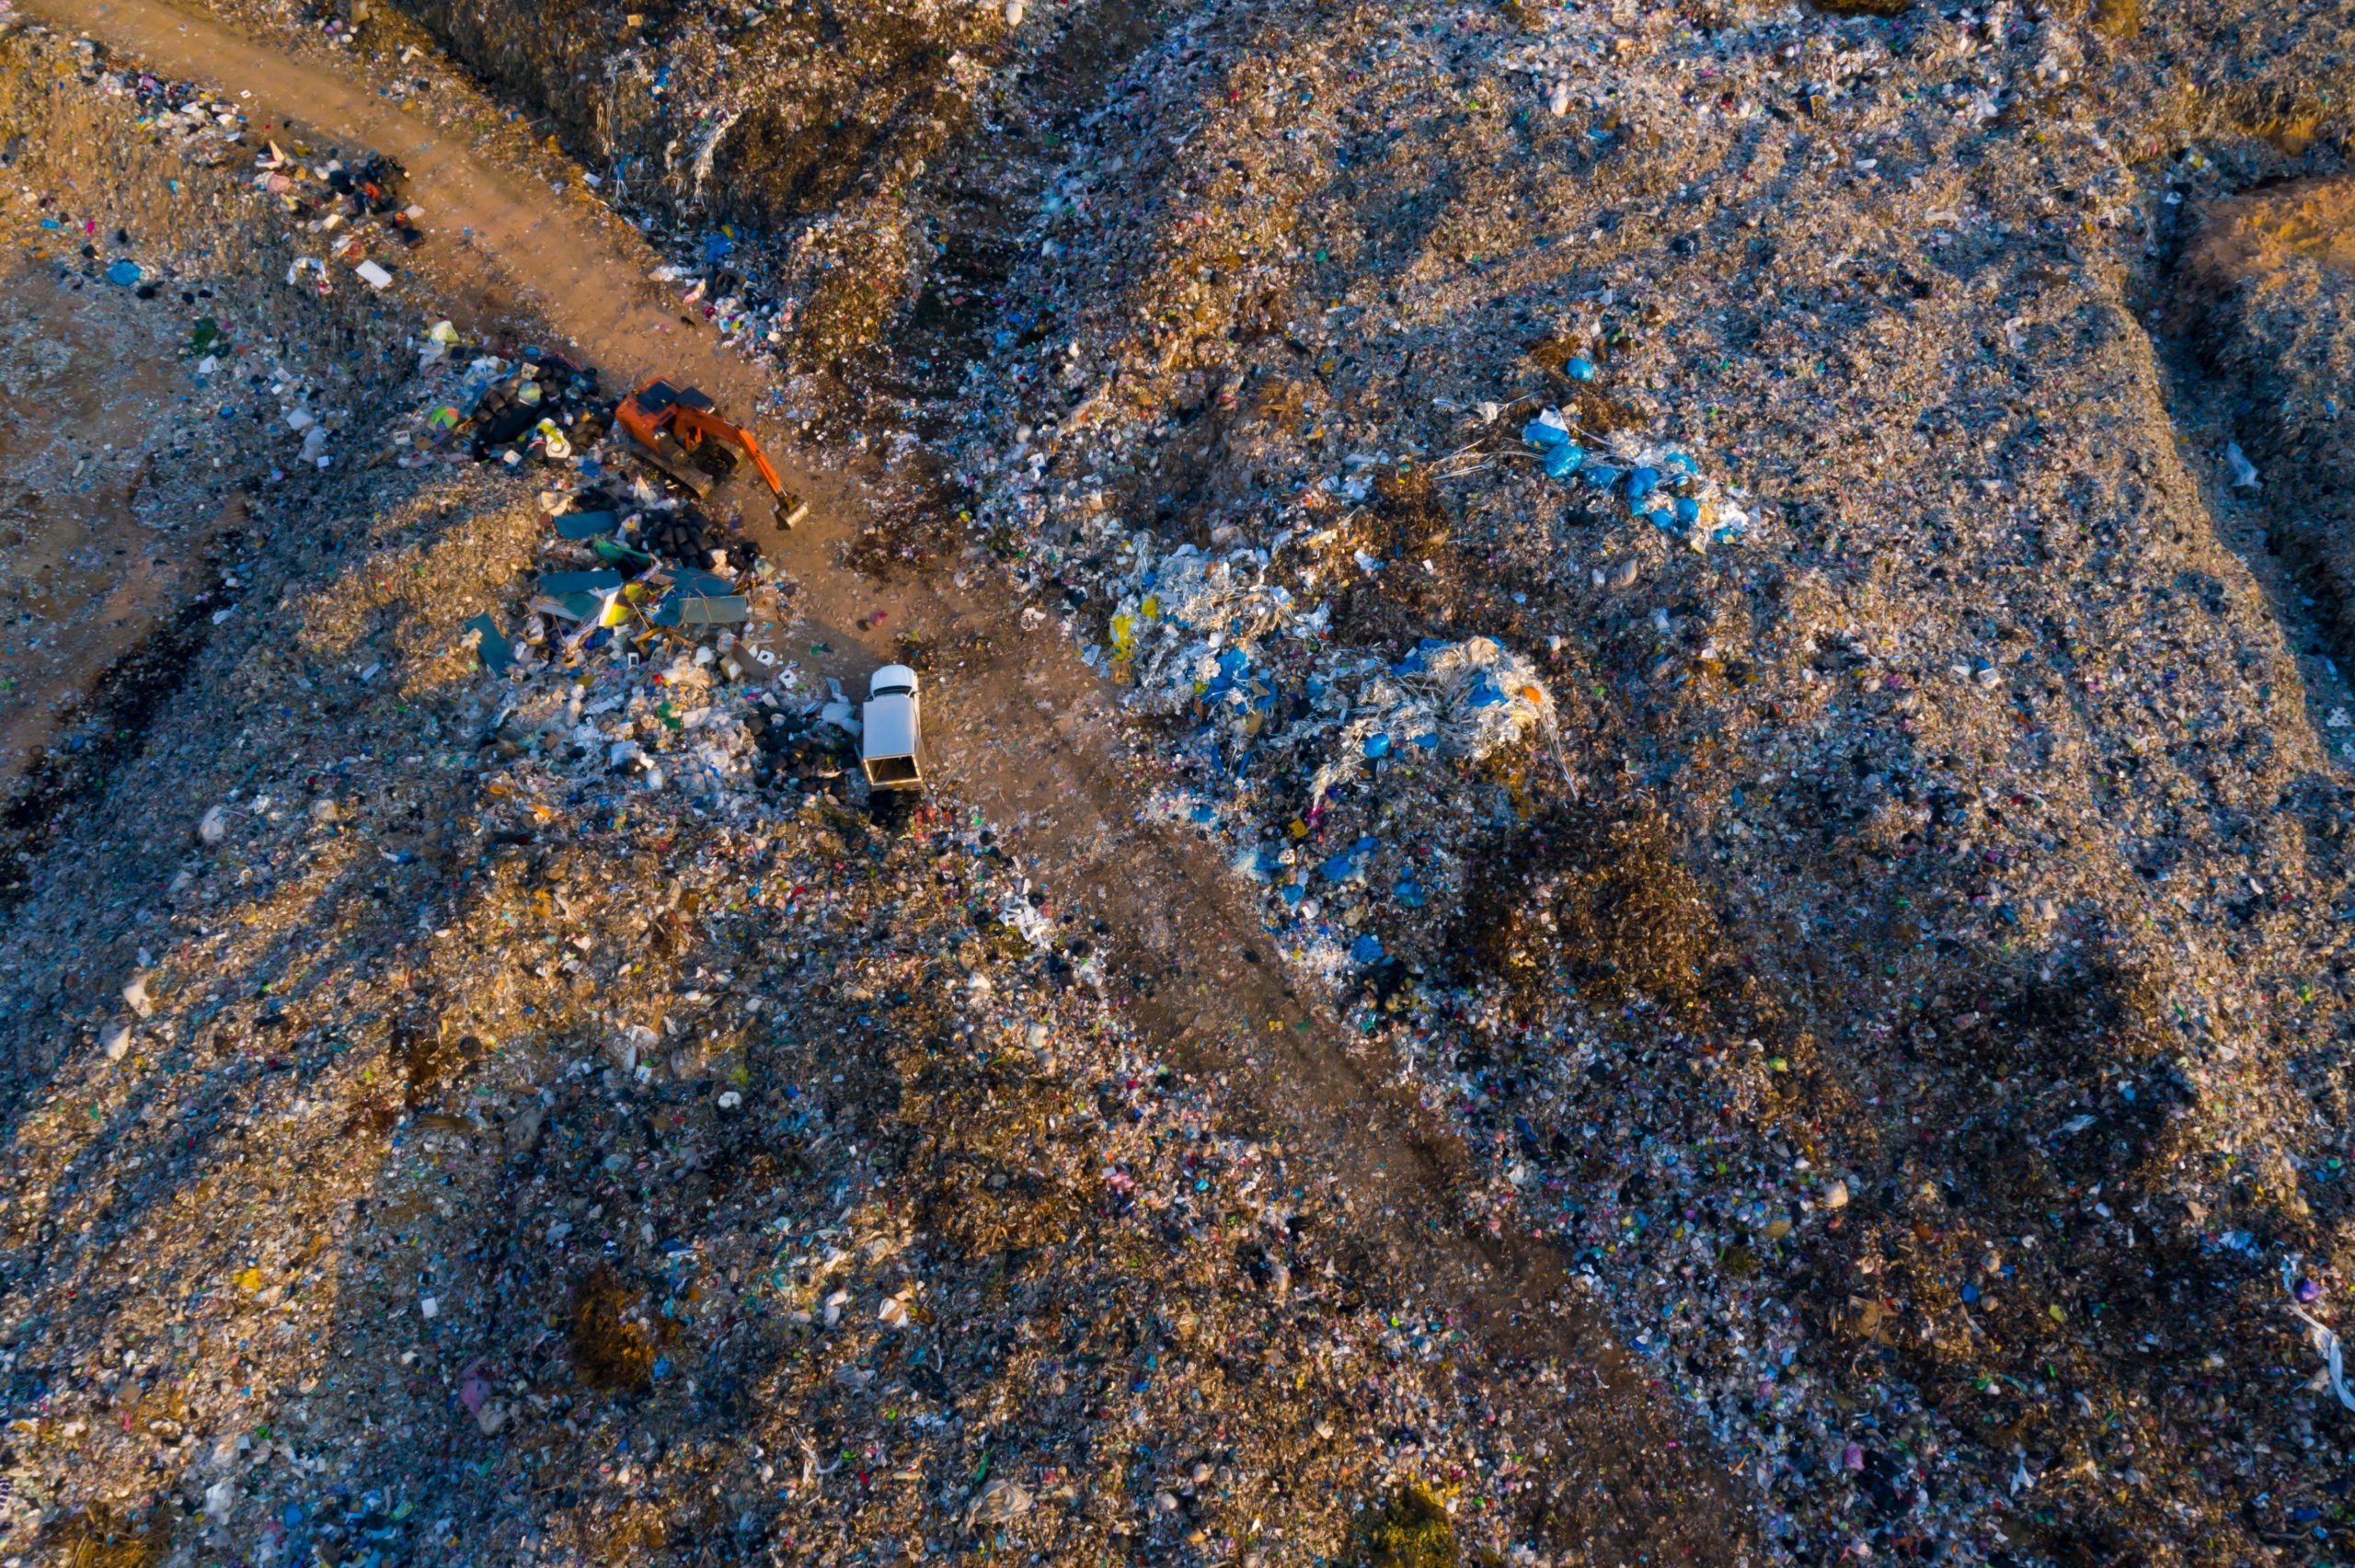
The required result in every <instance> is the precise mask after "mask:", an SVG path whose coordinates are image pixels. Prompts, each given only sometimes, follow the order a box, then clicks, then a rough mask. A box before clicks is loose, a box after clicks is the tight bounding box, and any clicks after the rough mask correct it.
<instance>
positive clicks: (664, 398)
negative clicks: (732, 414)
mask: <svg viewBox="0 0 2355 1568" xmlns="http://www.w3.org/2000/svg"><path fill="white" fill-rule="evenodd" d="M614 417H615V419H616V420H617V421H619V423H620V425H621V427H622V429H624V430H625V431H626V432H627V433H628V435H629V438H630V440H631V441H635V442H637V443H638V455H639V456H640V457H642V458H644V459H645V460H646V461H647V462H649V463H650V464H653V465H654V466H655V467H657V468H659V469H661V471H662V472H663V473H665V474H667V475H670V476H671V477H672V478H673V479H676V480H677V481H678V482H679V483H680V484H682V485H684V486H686V487H687V488H688V489H689V490H692V491H693V492H695V497H696V498H698V499H700V498H703V497H705V496H707V495H709V494H711V491H712V487H713V486H715V485H717V484H718V483H719V482H720V481H721V480H723V479H726V478H728V477H729V476H730V475H733V474H734V473H735V472H736V470H737V469H738V468H740V467H741V466H742V465H743V463H744V460H745V459H746V458H750V459H752V466H753V468H754V469H755V470H757V471H758V472H759V474H760V475H761V483H763V484H764V485H766V486H768V487H769V493H770V494H771V495H773V496H775V498H777V502H778V506H777V521H778V522H779V523H781V524H783V525H784V526H786V527H787V528H790V527H792V526H793V525H794V524H795V523H796V522H798V521H800V520H801V518H802V516H803V515H804V514H805V513H806V512H807V511H808V508H807V507H805V506H803V505H802V504H801V502H800V501H799V500H798V499H796V498H793V497H790V496H788V495H787V494H786V489H785V483H784V481H782V480H781V479H779V478H778V477H777V474H776V469H775V467H774V466H772V465H771V464H770V463H769V458H768V453H766V452H763V451H762V450H761V443H760V442H759V441H755V440H754V439H753V438H752V431H750V430H748V429H744V428H743V427H742V426H741V425H737V424H733V423H731V422H730V421H729V420H728V419H727V418H723V417H722V416H721V415H720V413H719V411H718V407H717V406H715V405H714V404H713V403H712V401H711V399H710V398H708V397H707V396H705V395H703V394H702V393H701V392H698V391H696V390H695V388H694V387H692V386H680V385H677V384H676V383H672V382H668V381H665V380H663V379H662V378H661V376H656V377H655V378H654V379H653V380H651V381H649V382H647V383H644V384H642V385H641V386H639V387H638V389H637V390H636V391H635V392H632V393H631V394H630V395H628V396H627V397H625V398H623V399H622V403H621V406H620V407H619V408H617V409H615V411H614Z"/></svg>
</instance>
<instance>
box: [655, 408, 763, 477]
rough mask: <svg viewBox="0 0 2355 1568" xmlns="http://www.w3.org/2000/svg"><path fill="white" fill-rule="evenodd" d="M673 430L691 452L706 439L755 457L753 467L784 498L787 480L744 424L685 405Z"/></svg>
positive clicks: (675, 421) (676, 419) (673, 420)
mask: <svg viewBox="0 0 2355 1568" xmlns="http://www.w3.org/2000/svg"><path fill="white" fill-rule="evenodd" d="M672 429H673V430H674V431H676V432H677V434H678V436H679V439H680V441H683V442H684V444H685V446H686V448H687V450H688V451H690V452H693V451H694V450H695V448H696V447H697V446H700V445H701V444H702V443H703V442H704V441H718V442H719V443H720V444H721V445H722V446H730V447H734V448H735V449H736V450H737V451H738V452H742V453H743V454H744V455H745V456H746V457H749V458H751V459H752V466H753V467H754V468H756V469H758V470H760V475H761V483H762V484H764V485H766V486H768V487H769V494H771V495H772V496H775V497H777V498H779V499H783V498H784V496H785V481H784V480H782V479H780V478H778V477H777V473H776V469H775V466H774V465H773V464H771V463H770V462H769V454H768V453H767V452H763V451H762V450H761V443H760V442H759V441H756V440H754V439H753V436H752V431H750V430H748V429H744V428H743V427H742V426H741V425H732V424H730V423H729V422H728V421H727V420H725V419H723V418H720V417H719V416H718V415H717V414H713V413H709V412H707V411H706V410H704V409H701V408H688V407H684V406H683V407H681V408H680V409H679V411H678V413H677V415H676V417H675V418H673V419H672Z"/></svg>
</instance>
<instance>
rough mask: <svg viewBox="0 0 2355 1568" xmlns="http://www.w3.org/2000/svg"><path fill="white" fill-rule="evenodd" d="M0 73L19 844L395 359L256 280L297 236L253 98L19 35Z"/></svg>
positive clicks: (308, 300) (6, 535)
mask: <svg viewBox="0 0 2355 1568" xmlns="http://www.w3.org/2000/svg"><path fill="white" fill-rule="evenodd" d="M0 84H4V85H0V138H5V140H6V143H7V145H8V146H9V147H10V148H12V149H14V151H13V152H12V154H11V155H10V157H9V159H8V160H7V162H6V165H5V167H0V244H5V246H6V257H7V259H6V267H5V270H0V464H5V466H6V472H7V475H8V482H7V484H6V487H5V498H0V605H5V618H6V635H0V682H5V685H0V693H5V695H0V767H5V769H6V777H7V779H8V784H9V790H10V793H11V795H12V796H13V800H12V804H11V805H10V806H9V807H8V822H7V833H8V837H9V840H10V847H11V849H12V850H14V849H20V848H22V847H23V846H24V843H25V841H26V835H27V834H29V833H30V834H32V835H34V836H38V834H39V832H40V830H41V828H42V824H43V823H44V821H45V820H46V818H47V815H48V811H49V809H50V807H53V806H54V805H56V804H58V803H59V802H62V801H64V800H66V799H69V798H70V797H71V796H72V795H74V794H75V791H76V790H77V789H79V788H81V787H83V786H84V785H85V784H87V783H88V782H89V781H90V780H93V779H96V778H99V777H102V776H103V775H104V773H105V772H106V770H107V767H108V765H109V756H110V755H111V753H112V752H113V751H114V750H116V749H117V748H118V747H119V746H120V745H121V744H123V743H125V741H126V739H127V738H128V736H129V735H130V733H131V731H132V730H133V729H135V727H136V715H137V714H138V712H139V711H140V709H141V708H142V706H143V704H144V703H145V702H146V701H147V698H148V694H149V693H150V692H153V690H154V689H155V683H156V681H158V680H159V679H164V678H167V676H168V672H169V670H170V669H171V667H172V666H173V665H174V664H175V663H176V662H177V661H178V659H179V658H182V657H183V656H184V654H185V652H186V650H187V648H188V647H190V646H192V645H193V644H194V643H195V642H197V641H201V639H202V638H203V637H204V636H206V635H210V632H211V628H212V627H213V624H216V620H218V619H225V618H227V617H229V616H231V615H233V614H235V613H236V605H237V603H238V601H240V600H242V599H243V598H244V597H245V593H244V589H246V587H247V583H246V582H245V581H244V580H243V579H242V578H240V577H239V572H238V562H239V526H238V525H239V520H240V515H241V512H242V509H243V506H244V500H243V497H244V496H245V495H247V494H250V493H251V492H252V491H253V490H255V489H257V488H268V487H274V486H283V485H285V484H287V483H289V482H290V479H289V476H290V472H292V471H298V470H300V469H310V470H313V471H316V470H317V469H319V468H322V467H325V466H327V465H328V464H332V463H333V462H334V461H335V457H336V455H337V452H338V449H337V448H336V447H335V446H334V445H333V444H332V443H333V441H334V439H335V437H336V436H337V434H338V433H339V431H340V429H341V428H342V425H343V423H344V421H345V420H346V418H348V417H349V416H350V408H351V406H352V405H353V404H354V403H355V401H357V400H359V399H362V398H364V397H365V396H366V395H368V394H369V391H370V389H371V387H372V385H373V383H374V381H375V380H376V378H378V377H379V376H380V375H381V374H383V373H384V372H385V366H386V363H387V361H386V360H385V354H387V353H390V352H394V351H396V349H395V346H394V345H393V344H391V343H389V342H384V341H381V340H371V339H370V338H369V333H370V331H371V329H373V328H374V327H375V326H377V325H378V324H377V323H375V322H373V321H371V320H369V319H368V318H367V316H366V312H365V309H364V307H360V306H359V302H358V301H357V300H354V299H350V298H343V299H335V298H323V297H318V296H317V295H316V291H313V292H312V295H311V297H302V296H298V295H296V294H294V293H293V292H289V291H281V290H276V289H265V288H260V287H258V286H257V285H258V283H259V282H260V281H261V277H260V275H262V274H276V273H279V272H281V271H282V269H284V267H285V264H286V263H285V256H286V254H287V245H288V241H289V240H290V238H291V237H292V236H293V235H294V234H295V233H296V232H297V231H296V230H295V229H294V228H293V222H294V220H293V217H291V216H290V215H288V214H287V213H286V212H284V210H283V209H281V208H279V207H278V205H277V204H276V203H274V202H270V201H268V200H266V199H265V198H264V196H263V195H262V193H260V192H258V191H257V190H255V189H251V188H250V187H249V186H248V184H247V180H248V178H249V176H248V175H247V172H246V170H245V167H244V163H245V162H246V158H245V157H243V156H237V157H235V158H234V160H233V155H238V154H239V153H240V149H241V142H240V139H241V138H242V137H243V136H244V135H245V134H246V130H247V125H246V120H245V117H244V115H243V114H242V113H241V112H240V111H239V110H238V109H236V98H235V97H234V96H232V95H226V94H224V93H221V92H218V91H216V90H213V89H211V88H207V87H203V86H198V85H194V84H190V83H183V82H175V81H169V80H166V79H162V78H159V77H157V76H156V75H155V74H152V73H150V72H146V71H144V70H140V69H137V68H135V67H126V66H123V65H121V64H119V63H110V62H107V61H105V60H103V59H101V58H100V57H99V55H98V52H96V50H95V49H94V48H93V47H91V46H89V45H87V44H86V43H82V42H68V41H67V40H58V39H54V38H41V37H38V36H35V35H33V34H31V33H29V32H15V33H11V34H10V35H9V36H7V37H6V38H0ZM362 292H365V291H362ZM363 345H365V347H364V348H363ZM28 767H29V773H27V774H26V775H25V776H20V773H23V772H24V771H25V770H27V769H28ZM18 875H19V873H18V870H17V867H16V866H15V865H13V864H12V865H11V867H10V869H9V874H8V875H7V876H6V877H5V878H0V882H9V883H13V882H14V881H16V880H17V876H18Z"/></svg>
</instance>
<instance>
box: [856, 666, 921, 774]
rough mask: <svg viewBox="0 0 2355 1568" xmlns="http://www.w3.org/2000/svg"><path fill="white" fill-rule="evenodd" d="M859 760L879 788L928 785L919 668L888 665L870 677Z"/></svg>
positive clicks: (860, 714) (862, 711) (863, 709)
mask: <svg viewBox="0 0 2355 1568" xmlns="http://www.w3.org/2000/svg"><path fill="white" fill-rule="evenodd" d="M859 722H860V727H861V729H862V733H861V735H860V737H859V748H858V760H859V763H860V765H861V766H863V767H864V768H865V769H866V770H867V784H869V785H870V786H872V787H873V788H876V789H904V790H915V789H922V788H923V787H924V761H923V757H924V715H923V709H922V706H921V702H920V698H919V696H918V693H917V681H916V672H915V671H914V670H911V669H909V668H908V667H907V666H906V665H904V664H887V665H885V666H884V667H883V668H882V669H880V670H877V671H876V672H875V674H874V676H873V677H872V678H871V679H870V680H869V681H867V704H866V705H865V707H863V708H862V709H861V710H860V712H859Z"/></svg>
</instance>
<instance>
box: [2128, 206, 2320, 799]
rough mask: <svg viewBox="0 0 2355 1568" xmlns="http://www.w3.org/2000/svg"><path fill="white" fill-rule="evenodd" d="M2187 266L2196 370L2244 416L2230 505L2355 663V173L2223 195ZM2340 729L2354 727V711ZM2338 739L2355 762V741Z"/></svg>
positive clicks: (2191, 370) (2188, 341)
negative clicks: (2348, 524)
mask: <svg viewBox="0 0 2355 1568" xmlns="http://www.w3.org/2000/svg"><path fill="white" fill-rule="evenodd" d="M2177 271H2178V273H2179V277H2180V282H2179V284H2178V292H2177V298H2176V299H2175V300H2173V301H2170V302H2169V304H2168V307H2167V308H2168V309H2169V310H2170V311H2171V313H2173V314H2174V315H2176V316H2177V317H2178V324H2177V325H2178V330H2179V332H2180V333H2181V335H2182V337H2183V338H2184V339H2185V342H2184V346H2183V349H2182V355H2183V358H2184V360H2185V361H2187V362H2186V366H2185V370H2184V372H2183V373H2184V374H2185V375H2186V377H2187V378H2190V379H2206V380H2210V381H2212V383H2214V384H2215V386H2216V387H2217V389H2218V393H2219V395H2218V396H2216V397H2215V399H2214V401H2215V404H2216V406H2218V407H2219V408H2220V409H2229V410H2231V411H2232V412H2231V414H2230V416H2226V415H2223V414H2220V415H2219V416H2218V420H2219V433H2220V434H2221V436H2222V439H2223V441H2224V443H2225V446H2224V460H2225V467H2226V470H2227V472H2226V474H2225V475H2224V476H2223V483H2222V489H2223V507H2224V509H2225V510H2226V511H2227V512H2228V513H2230V514H2234V515H2238V516H2242V517H2246V518H2248V519H2250V520H2251V521H2254V523H2255V525H2256V526H2257V528H2258V529H2260V530H2262V531H2263V534H2264V536H2265V537H2264V542H2263V543H2262V544H2261V545H2259V548H2261V549H2263V550H2265V551H2267V552H2268V553H2269V554H2273V555H2280V556H2281V557H2282V558H2283V560H2284V561H2285V563H2286V564H2287V566H2288V567H2289V571H2290V582H2289V587H2288V589H2287V591H2289V592H2291V593H2292V594H2294V595H2295V596H2296V597H2297V598H2299V599H2301V600H2307V599H2311V600H2313V601H2315V606H2314V607H2315V612H2316V613H2315V619H2316V622H2317V628H2316V630H2317V635H2318V641H2319V642H2320V643H2323V644H2326V645H2327V647H2328V650H2329V651H2328V654H2327V655H2326V656H2325V657H2326V658H2329V659H2330V660H2331V662H2333V663H2340V662H2348V663H2355V640H2350V637H2349V633H2350V631H2355V619H2350V613H2351V612H2355V597H2350V595H2355V558H2350V557H2349V555H2348V547H2347V539H2346V530H2345V529H2343V528H2341V527H2339V526H2338V521H2339V520H2341V519H2343V518H2344V517H2345V515H2346V511H2347V498H2348V497H2349V495H2350V494H2355V433H2350V432H2355V412H2350V411H2355V385H2350V378H2355V180H2350V179H2349V178H2348V177H2345V176H2343V175H2342V176H2338V177H2331V178H2317V179H2309V180H2297V181H2292V182H2290V183H2287V184H2283V185H2280V186H2275V187H2271V188H2269V189H2261V190H2255V191H2251V192H2248V193H2246V194H2244V195H2237V196H2232V197H2228V198H2226V199H2224V200H2220V201H2217V202H2215V203H2213V204H2212V206H2211V208H2210V210H2209V211H2208V212H2206V213H2205V214H2204V215H2203V217H2202V220H2201V224H2200V230H2199V232H2198V234H2197V235H2196V236H2194V237H2193V238H2192V239H2191V240H2190V242H2189V243H2188V245H2187V246H2186V247H2185V255H2184V258H2183V260H2182V262H2181V263H2180V265H2179V266H2178V269H2177ZM2301 651H2307V650H2303V649H2302V650H2301ZM2315 651H2319V650H2315ZM2328 723H2329V727H2331V728H2332V729H2345V728H2347V727H2348V724H2347V721H2346V720H2345V718H2344V715H2341V716H2339V717H2338V718H2336V719H2332V720H2330V721H2328ZM2350 740H2355V737H2349V736H2346V735H2338V734H2331V735H2327V736H2326V741H2327V743H2328V744H2329V745H2330V747H2331V749H2332V750H2334V751H2335V752H2337V753H2338V755H2339V757H2340V758H2341V759H2342V760H2355V753H2349V751H2348V750H2346V748H2347V746H2348V745H2349V742H2350Z"/></svg>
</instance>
